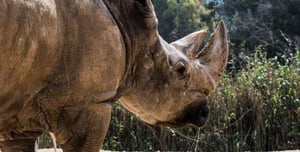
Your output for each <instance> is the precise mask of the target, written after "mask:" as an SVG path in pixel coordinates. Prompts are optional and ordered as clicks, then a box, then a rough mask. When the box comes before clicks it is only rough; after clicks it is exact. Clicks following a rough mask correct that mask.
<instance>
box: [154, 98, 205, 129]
mask: <svg viewBox="0 0 300 152" xmlns="http://www.w3.org/2000/svg"><path fill="white" fill-rule="evenodd" d="M208 116H209V107H208V104H207V101H195V102H194V103H193V104H191V105H189V106H187V107H186V108H185V109H184V110H183V112H182V114H181V115H180V116H179V117H177V118H175V119H174V120H172V121H168V122H159V123H158V125H162V126H168V127H171V128H181V127H184V126H186V125H193V126H196V127H202V126H204V125H205V124H206V121H207V119H208Z"/></svg>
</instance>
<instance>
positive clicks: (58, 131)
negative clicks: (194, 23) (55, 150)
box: [0, 0, 228, 152]
mask: <svg viewBox="0 0 300 152" xmlns="http://www.w3.org/2000/svg"><path fill="white" fill-rule="evenodd" d="M207 33H208V32H207V30H201V31H198V32H194V33H191V34H189V35H187V36H186V37H183V38H181V39H179V40H177V41H175V42H172V43H167V42H166V41H165V40H164V39H163V38H162V37H161V36H160V35H159V34H158V21H157V18H156V15H155V12H154V8H153V5H152V3H151V0H0V147H1V150H2V151H3V152H4V151H5V152H7V151H8V152H15V151H34V150H35V142H36V139H37V137H38V136H39V135H40V134H41V133H43V132H53V133H54V134H55V136H56V138H57V141H58V142H59V143H60V144H61V147H62V149H63V151H66V152H76V151H81V152H95V151H99V149H100V148H101V145H102V143H103V140H104V138H105V135H106V132H107V130H108V126H109V122H110V117H111V109H112V104H113V103H114V102H117V101H119V102H120V103H121V104H122V105H123V106H124V107H125V108H126V109H127V110H129V111H130V112H132V113H133V114H135V115H136V116H137V117H138V118H140V119H141V120H142V121H145V122H146V123H148V124H151V125H161V126H170V127H182V126H185V125H187V124H192V125H195V126H198V127H201V126H203V125H204V124H205V122H206V120H207V118H208V115H209V107H208V99H207V98H208V96H209V95H210V94H211V93H212V92H213V91H214V90H215V89H216V87H217V84H218V83H219V81H220V79H221V77H222V74H223V72H224V69H225V67H226V62H227V56H228V45H227V36H226V28H225V25H224V22H223V21H220V22H219V24H218V26H217V27H216V30H215V31H214V33H213V34H212V35H211V36H210V38H209V40H208V42H207V44H206V46H205V47H204V48H203V49H202V50H201V51H198V49H199V46H200V45H201V43H202V42H203V41H204V39H205V37H206V35H207Z"/></svg>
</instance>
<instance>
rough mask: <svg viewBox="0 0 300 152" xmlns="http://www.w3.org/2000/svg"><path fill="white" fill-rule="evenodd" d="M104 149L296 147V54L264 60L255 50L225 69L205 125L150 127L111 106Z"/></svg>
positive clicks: (299, 102) (299, 141) (299, 78)
mask: <svg viewBox="0 0 300 152" xmlns="http://www.w3.org/2000/svg"><path fill="white" fill-rule="evenodd" d="M114 107H115V108H114V111H113V115H112V120H111V125H110V129H109V132H108V135H107V137H106V140H105V143H104V147H103V148H104V149H108V150H128V151H129V150H135V151H154V150H162V151H165V150H168V151H249V150H250V151H269V150H286V149H299V148H300V53H299V51H298V54H297V55H296V56H295V57H294V58H286V59H285V60H284V63H283V62H282V60H281V62H279V60H278V59H277V58H272V59H267V58H266V56H265V55H264V54H261V53H256V54H255V55H254V57H249V58H246V59H245V63H244V64H243V67H242V69H241V70H239V71H232V72H227V73H226V74H225V76H224V78H223V80H222V82H221V84H220V85H219V87H218V89H217V91H216V92H215V94H213V95H212V96H211V97H210V109H211V113H210V118H209V121H208V122H207V124H206V126H205V127H203V128H194V127H187V128H184V129H179V130H172V129H169V128H162V127H153V126H149V125H147V124H145V123H143V122H141V121H139V120H137V119H136V118H135V117H134V116H133V115H131V114H129V113H128V112H127V111H126V110H124V109H123V108H122V107H121V106H120V105H119V104H115V105H114Z"/></svg>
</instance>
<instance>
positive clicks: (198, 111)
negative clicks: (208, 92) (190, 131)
mask: <svg viewBox="0 0 300 152" xmlns="http://www.w3.org/2000/svg"><path fill="white" fill-rule="evenodd" d="M186 112H187V114H186V115H185V117H184V119H185V121H187V123H189V124H192V125H195V126H197V127H202V126H204V125H205V123H206V121H207V119H208V116H209V107H208V105H207V104H204V105H203V104H201V105H198V106H195V107H192V108H191V109H187V111H186Z"/></svg>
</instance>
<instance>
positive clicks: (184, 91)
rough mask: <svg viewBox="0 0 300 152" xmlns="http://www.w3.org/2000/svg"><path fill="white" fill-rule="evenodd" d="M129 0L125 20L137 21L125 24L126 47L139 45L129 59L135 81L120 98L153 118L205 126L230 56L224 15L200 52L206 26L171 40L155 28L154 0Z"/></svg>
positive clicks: (177, 124) (144, 116)
mask: <svg viewBox="0 0 300 152" xmlns="http://www.w3.org/2000/svg"><path fill="white" fill-rule="evenodd" d="M130 4H131V5H130ZM130 4H127V5H128V6H127V8H126V9H127V10H126V13H124V14H123V15H125V16H126V15H127V16H128V18H127V19H128V21H127V22H126V23H124V22H123V23H121V25H122V26H126V25H128V26H133V27H134V28H130V27H127V28H128V29H126V30H124V31H127V33H126V32H123V35H125V38H126V36H127V37H129V38H130V40H127V41H128V42H127V43H128V44H127V48H128V49H130V50H129V51H135V53H133V54H135V57H134V58H131V59H130V61H134V62H133V63H131V65H130V69H129V70H128V71H129V73H130V74H129V78H128V79H127V81H130V84H131V85H130V87H129V89H128V91H127V92H126V93H125V94H124V95H123V96H122V97H121V98H120V102H121V104H122V105H123V106H124V107H125V108H126V109H128V110H129V111H131V112H132V113H134V114H136V115H137V116H138V117H139V118H140V119H142V120H143V121H145V122H147V123H149V124H154V125H166V126H171V127H181V126H183V125H185V124H193V125H196V126H203V125H204V124H205V122H206V120H207V118H208V115H209V107H208V99H207V98H208V96H209V95H210V94H211V93H212V92H213V91H214V90H215V89H216V87H217V84H218V82H219V81H220V79H221V77H222V74H223V72H224V69H225V66H226V62H227V56H228V46H227V37H226V29H225V25H224V23H223V21H220V23H219V25H218V26H217V28H216V30H215V32H214V33H213V34H212V35H211V36H210V39H209V41H208V43H207V44H206V46H205V47H204V49H203V50H202V51H200V52H199V51H198V48H199V46H200V45H201V43H202V41H203V40H204V39H205V37H206V35H207V31H206V30H202V31H198V32H195V33H192V34H189V35H187V36H186V37H183V38H182V39H179V40H177V41H175V42H173V43H170V44H169V43H167V42H166V41H164V40H163V39H162V38H161V37H160V36H159V34H158V32H157V19H156V17H155V13H154V11H153V6H152V4H151V1H150V0H133V1H132V3H130ZM130 6H131V7H132V10H131V9H130ZM129 18H130V19H129ZM128 31H129V32H128ZM134 31H135V32H134ZM130 32H131V33H130ZM132 33H135V35H134V34H132ZM127 51H128V50H127Z"/></svg>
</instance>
